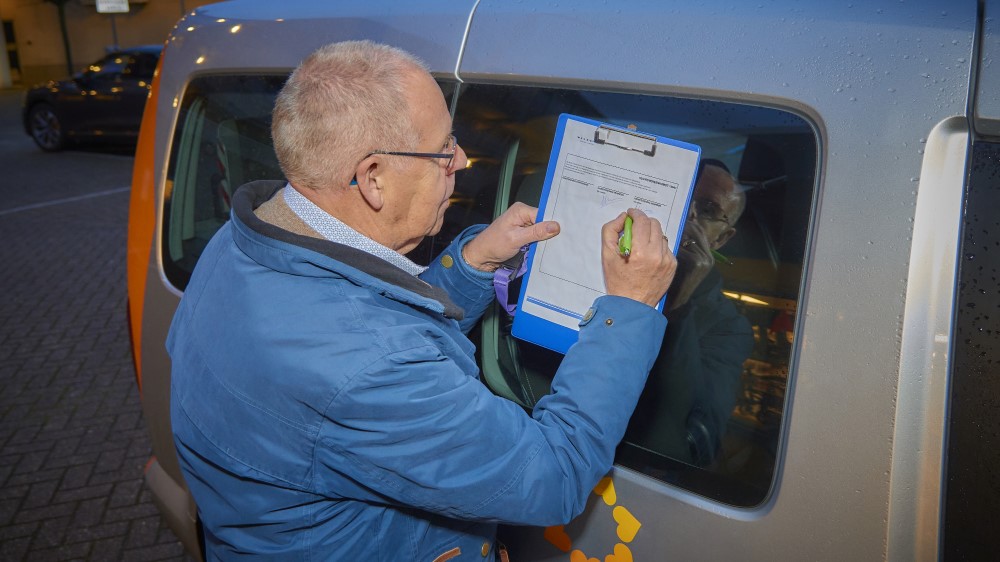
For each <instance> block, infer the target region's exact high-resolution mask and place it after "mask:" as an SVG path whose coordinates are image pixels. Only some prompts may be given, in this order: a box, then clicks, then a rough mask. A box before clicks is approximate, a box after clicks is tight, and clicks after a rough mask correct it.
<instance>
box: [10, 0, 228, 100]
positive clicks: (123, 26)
mask: <svg viewBox="0 0 1000 562" xmlns="http://www.w3.org/2000/svg"><path fill="white" fill-rule="evenodd" d="M215 1H217V0H131V1H130V2H129V8H130V10H129V13H128V14H115V15H114V16H113V17H114V31H115V32H114V33H113V30H112V16H111V15H109V14H98V13H97V9H96V7H95V6H94V4H95V2H94V0H69V1H68V2H67V3H66V6H65V10H66V28H67V33H68V36H69V44H70V57H71V59H72V69H73V71H74V72H76V71H79V70H80V69H82V68H83V67H85V66H86V65H87V64H89V63H91V62H93V61H95V60H97V59H99V58H100V57H101V56H103V55H104V53H105V52H106V51H107V50H108V49H109V48H112V47H113V46H114V38H115V36H116V35H117V39H118V45H119V46H122V47H128V46H132V45H144V44H153V43H163V42H164V41H165V40H166V38H167V35H168V34H169V33H170V31H171V30H172V29H173V27H174V24H176V23H177V21H178V20H179V19H180V18H181V17H182V16H183V15H184V14H185V13H187V12H190V11H191V10H193V9H195V8H197V7H198V6H201V5H204V4H211V3H213V2H215ZM0 19H2V20H11V21H13V24H14V35H15V45H16V48H17V56H18V60H19V62H20V67H21V68H20V72H19V73H18V72H16V71H15V72H14V73H13V76H8V78H13V82H14V85H20V86H30V85H31V84H34V83H36V82H41V81H44V80H49V79H57V78H64V77H66V76H67V75H68V74H69V73H68V72H67V66H66V55H65V49H64V48H63V41H62V33H61V31H60V29H59V11H58V8H57V7H56V5H55V4H52V3H49V2H45V1H44V0H0ZM8 39H9V38H8ZM0 69H2V67H0ZM0 78H2V77H0ZM2 82H3V81H2V80H0V83H2Z"/></svg>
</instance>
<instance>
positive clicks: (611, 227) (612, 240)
mask: <svg viewBox="0 0 1000 562" xmlns="http://www.w3.org/2000/svg"><path fill="white" fill-rule="evenodd" d="M625 216H626V215H625V213H621V214H620V215H618V216H617V217H615V218H613V219H611V221H610V222H607V223H605V224H604V226H603V227H601V239H602V240H603V242H604V245H605V246H614V247H615V251H617V248H618V236H619V235H620V234H621V232H622V230H623V229H624V228H625Z"/></svg>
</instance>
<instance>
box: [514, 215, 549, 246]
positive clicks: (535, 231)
mask: <svg viewBox="0 0 1000 562" xmlns="http://www.w3.org/2000/svg"><path fill="white" fill-rule="evenodd" d="M556 234H559V223H557V222H556V221H542V222H539V223H535V224H533V225H531V226H530V227H528V228H519V229H517V230H516V231H515V232H514V235H515V237H516V238H517V239H518V240H517V247H518V248H520V247H521V246H524V245H525V244H531V243H532V242H540V241H542V240H548V239H549V238H552V237H553V236H555V235H556Z"/></svg>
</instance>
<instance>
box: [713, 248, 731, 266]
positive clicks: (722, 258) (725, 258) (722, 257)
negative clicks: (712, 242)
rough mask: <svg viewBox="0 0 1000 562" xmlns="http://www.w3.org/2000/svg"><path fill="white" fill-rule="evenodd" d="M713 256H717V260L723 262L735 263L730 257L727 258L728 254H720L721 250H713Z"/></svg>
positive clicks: (727, 263)
mask: <svg viewBox="0 0 1000 562" xmlns="http://www.w3.org/2000/svg"><path fill="white" fill-rule="evenodd" d="M712 257H713V258H715V261H718V262H722V263H724V264H726V265H732V264H733V262H731V261H729V258H727V257H726V256H724V255H722V254H720V253H719V252H716V251H715V250H712Z"/></svg>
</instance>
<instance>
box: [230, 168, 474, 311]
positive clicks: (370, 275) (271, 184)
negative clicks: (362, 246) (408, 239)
mask: <svg viewBox="0 0 1000 562" xmlns="http://www.w3.org/2000/svg"><path fill="white" fill-rule="evenodd" d="M284 186H285V182H284V181H267V180H265V181H254V182H250V183H248V184H245V185H243V186H241V187H240V188H239V189H238V190H237V191H236V193H234V194H233V198H232V221H231V222H232V225H233V239H234V241H235V242H236V245H237V246H239V247H240V249H241V250H243V252H245V253H246V254H247V255H248V256H250V257H251V258H253V260H254V261H256V262H258V263H260V264H261V265H264V266H265V267H269V268H271V269H274V270H277V271H284V272H286V273H293V274H298V275H302V274H308V270H310V269H312V271H313V274H316V272H317V270H316V269H315V268H318V269H319V271H326V272H332V273H336V274H338V275H340V276H343V277H345V278H347V279H349V280H350V281H352V282H354V283H357V284H359V285H363V286H368V287H371V288H372V289H374V290H376V291H377V292H380V293H382V294H384V295H385V296H387V297H389V298H391V299H393V300H397V301H400V302H405V303H407V304H410V305H414V306H419V307H422V308H427V309H429V310H432V311H434V312H437V313H439V314H444V315H445V316H446V317H448V318H453V319H455V320H461V319H462V318H463V317H464V311H463V310H462V309H461V308H460V307H459V306H457V305H456V304H455V303H453V302H452V301H451V299H450V298H449V297H448V294H447V293H446V292H445V291H444V290H443V289H441V288H439V287H435V286H433V285H430V284H429V283H427V282H425V281H424V280H422V279H420V278H419V277H416V276H414V275H411V274H409V273H407V272H406V271H403V270H402V269H400V268H398V267H396V266H394V265H392V264H390V263H389V262H387V261H385V260H383V259H380V258H377V257H375V256H373V255H371V254H369V253H367V252H364V251H362V250H358V249H355V248H352V247H350V246H345V245H343V244H338V243H336V242H330V241H328V240H322V239H319V238H311V237H308V236H302V235H300V234H295V233H292V232H289V231H287V230H284V229H282V228H279V227H277V226H275V225H273V224H270V223H267V222H264V221H262V220H261V219H260V218H258V217H257V215H255V214H254V210H255V209H256V208H257V207H259V206H261V205H262V204H264V202H265V201H267V200H269V199H270V198H271V197H273V196H274V195H275V193H277V192H278V191H280V190H281V188H283V187H284ZM274 250H279V252H278V253H275V251H274Z"/></svg>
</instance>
